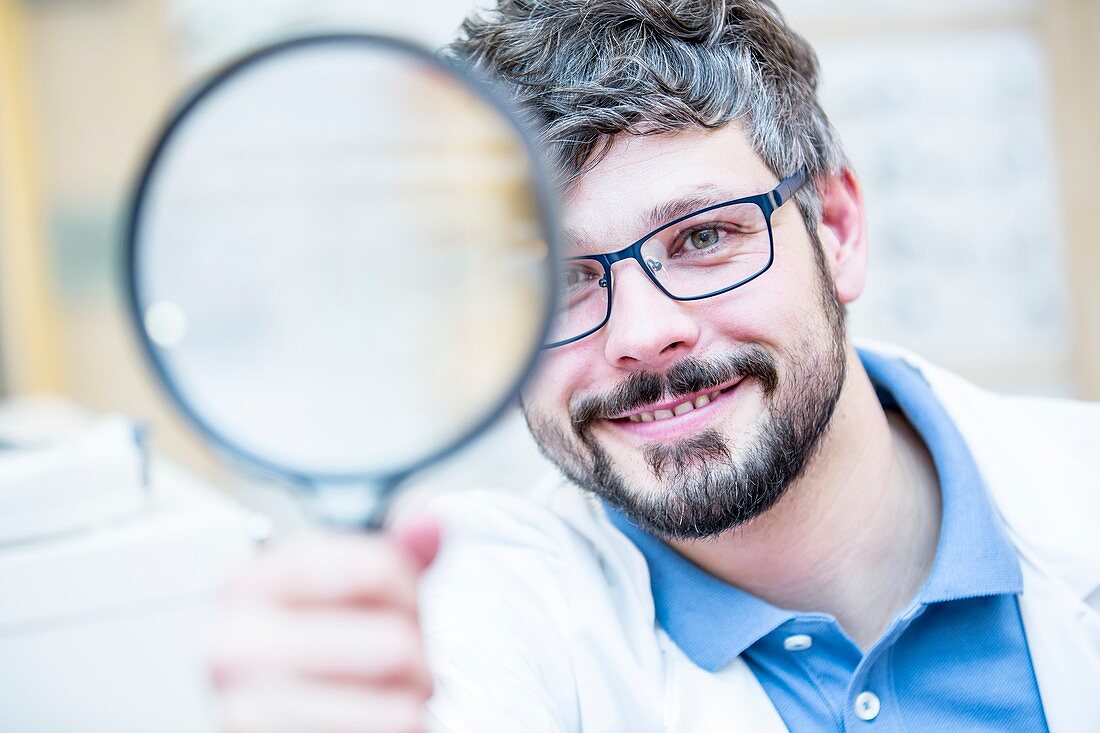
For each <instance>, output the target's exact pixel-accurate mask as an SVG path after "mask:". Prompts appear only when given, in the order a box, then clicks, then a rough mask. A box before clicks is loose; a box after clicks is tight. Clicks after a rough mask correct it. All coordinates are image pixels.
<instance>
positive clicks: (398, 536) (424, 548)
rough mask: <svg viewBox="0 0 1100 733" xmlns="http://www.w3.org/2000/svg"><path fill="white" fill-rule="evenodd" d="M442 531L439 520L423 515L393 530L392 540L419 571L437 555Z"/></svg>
mask: <svg viewBox="0 0 1100 733" xmlns="http://www.w3.org/2000/svg"><path fill="white" fill-rule="evenodd" d="M441 532H442V530H441V529H440V526H439V520H438V519H436V518H435V517H433V516H431V515H429V514H424V515H421V516H418V517H415V518H414V519H411V520H409V521H407V522H404V523H402V524H401V525H399V526H397V527H395V528H394V530H393V540H394V542H396V543H397V546H398V547H400V548H402V549H403V550H405V552H407V553H408V554H409V556H410V557H412V558H413V559H414V560H415V561H416V564H417V567H418V568H419V569H420V570H422V571H423V570H425V569H426V568H427V567H428V566H429V565H431V563H432V560H434V559H435V556H436V555H437V554H438V553H439V544H440V535H441Z"/></svg>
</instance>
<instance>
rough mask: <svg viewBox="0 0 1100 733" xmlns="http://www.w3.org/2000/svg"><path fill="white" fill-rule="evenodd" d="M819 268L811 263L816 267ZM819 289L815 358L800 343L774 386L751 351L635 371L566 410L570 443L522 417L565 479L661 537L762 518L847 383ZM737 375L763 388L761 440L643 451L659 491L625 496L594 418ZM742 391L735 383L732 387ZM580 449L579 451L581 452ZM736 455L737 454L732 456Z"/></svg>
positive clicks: (696, 441)
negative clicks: (820, 343)
mask: <svg viewBox="0 0 1100 733" xmlns="http://www.w3.org/2000/svg"><path fill="white" fill-rule="evenodd" d="M822 264H823V263H820V262H819V267H820V266H821V265H822ZM819 274H821V275H823V276H824V278H825V280H824V281H822V282H821V283H820V285H821V287H822V288H825V287H826V283H828V285H827V288H828V289H827V290H824V292H822V293H821V294H822V295H823V296H824V298H823V299H824V300H825V301H826V302H825V316H826V321H827V322H828V332H827V333H826V334H825V337H826V339H827V340H828V342H829V343H828V344H827V347H826V348H825V349H824V350H823V351H822V352H820V353H818V352H817V351H816V350H815V349H814V348H813V343H812V341H811V340H810V339H811V338H812V336H809V335H807V337H806V338H804V340H803V342H802V343H800V344H799V345H798V351H797V352H794V353H788V354H786V363H787V364H788V366H789V373H787V374H785V375H784V379H783V381H782V383H781V382H780V378H779V372H778V368H777V366H776V364H775V360H774V359H773V357H772V356H771V354H770V353H769V352H767V351H766V350H765V349H763V348H762V347H760V346H756V345H749V346H746V347H743V348H742V349H739V350H738V351H736V352H734V353H732V354H730V355H728V356H726V357H725V358H722V359H720V360H717V361H703V360H700V359H694V358H688V359H684V360H682V361H679V362H676V363H675V364H674V365H672V367H670V368H669V370H668V371H667V372H666V373H665V374H663V375H662V374H656V373H652V372H637V373H634V374H632V375H631V376H630V377H628V378H627V380H626V381H624V382H623V384H621V385H620V386H619V387H618V388H617V389H615V390H613V391H612V392H610V393H607V394H603V395H595V396H591V397H587V398H585V399H583V400H581V401H580V402H579V403H578V404H577V405H575V406H572V407H571V409H570V418H571V424H572V428H573V433H574V434H573V436H572V437H570V436H568V435H567V434H566V431H564V430H563V429H561V428H559V427H558V426H555V425H552V424H551V423H550V421H548V420H545V419H540V418H539V417H538V416H535V415H532V414H531V413H530V412H529V411H527V410H525V411H524V412H525V416H526V418H527V424H528V427H529V428H530V429H531V432H532V434H533V435H534V436H535V440H536V442H537V443H538V444H539V448H540V450H541V451H542V452H543V454H544V455H545V456H547V457H548V458H549V459H550V460H552V461H553V462H555V463H556V464H557V465H558V467H559V468H560V469H561V470H562V472H563V473H564V474H565V475H566V477H567V478H569V479H570V480H572V481H573V482H574V483H576V484H577V485H579V486H580V487H581V488H583V489H585V490H587V491H589V492H591V493H593V494H595V495H596V496H599V497H601V498H603V499H605V500H606V501H607V502H609V503H610V504H611V505H613V506H615V507H617V508H618V509H620V510H621V511H622V512H623V513H625V514H626V515H627V517H629V518H630V519H631V521H633V522H634V523H635V524H637V525H638V526H640V527H642V528H643V529H645V530H647V531H649V532H650V533H653V534H656V535H658V536H662V537H665V538H669V539H698V538H703V537H710V536H713V535H716V534H720V533H722V532H725V531H727V530H730V529H733V528H735V527H738V526H741V525H743V524H745V523H746V522H748V521H750V520H751V519H753V518H755V517H757V516H759V515H761V514H763V513H764V512H766V511H767V510H768V509H770V508H771V507H772V506H774V505H775V503H776V502H777V501H778V500H779V498H780V497H781V496H783V494H784V493H785V492H786V490H787V488H788V487H789V486H790V485H791V484H792V483H794V481H795V480H796V479H797V478H798V477H799V475H801V473H802V471H803V470H804V469H805V467H806V465H807V463H809V461H810V459H811V457H812V456H813V454H814V452H815V451H816V449H817V447H818V446H819V444H820V442H821V438H822V436H823V435H824V434H825V432H826V430H827V428H828V425H829V421H830V419H831V418H832V415H833V412H834V410H835V408H836V404H837V402H838V401H839V399H840V393H841V389H842V387H843V385H844V381H845V376H846V337H845V330H844V321H845V313H844V309H843V306H842V305H841V304H840V302H839V301H838V300H837V299H836V296H835V291H834V290H833V289H832V283H831V281H829V280H828V279H827V275H825V274H824V273H823V272H822V273H819ZM738 376H741V377H742V378H744V379H746V380H747V379H750V378H751V379H755V380H756V381H757V382H758V383H759V384H760V385H761V387H762V388H763V392H764V406H765V410H764V414H763V417H762V420H761V421H760V423H759V426H758V427H759V433H758V434H757V435H756V436H755V437H754V436H745V438H744V439H743V440H742V442H741V444H740V445H731V443H730V440H729V439H727V438H725V437H723V436H722V435H721V434H720V433H719V432H718V431H717V430H714V429H709V430H705V431H703V432H700V433H698V434H695V435H693V436H691V437H690V438H685V439H683V440H679V441H675V442H666V443H655V444H649V445H646V446H644V447H643V456H644V459H645V461H646V463H647V465H648V467H649V470H650V472H651V473H652V474H653V476H654V477H655V478H656V479H657V480H658V482H660V483H661V484H662V485H663V489H662V490H660V491H657V492H652V493H651V494H642V493H641V492H638V491H634V490H631V488H630V487H629V486H628V485H627V484H626V480H625V479H624V477H623V475H622V473H621V472H620V471H618V470H617V469H616V467H615V466H614V465H613V463H612V461H611V459H610V457H609V456H608V455H607V452H606V451H605V450H604V449H603V447H602V446H601V445H600V444H599V443H598V442H597V441H596V439H595V438H594V437H593V435H592V426H593V425H594V424H595V422H596V421H597V420H602V419H606V418H608V417H613V416H615V415H621V414H622V413H624V412H628V411H630V410H633V409H637V408H640V407H644V406H646V405H649V404H653V403H654V402H657V401H659V400H663V399H670V400H671V399H675V398H677V397H680V396H684V395H689V394H692V393H696V392H702V391H706V390H708V389H710V388H712V387H716V386H718V385H721V384H724V383H728V382H729V381H730V380H731V379H734V378H737V377H738ZM739 387H740V385H739ZM582 448H583V449H582ZM735 453H736V454H737V455H735Z"/></svg>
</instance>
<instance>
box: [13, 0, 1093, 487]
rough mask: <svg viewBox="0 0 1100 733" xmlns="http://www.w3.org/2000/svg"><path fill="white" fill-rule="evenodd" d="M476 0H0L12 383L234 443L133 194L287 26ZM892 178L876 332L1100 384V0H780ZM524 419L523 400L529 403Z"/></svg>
mask: <svg viewBox="0 0 1100 733" xmlns="http://www.w3.org/2000/svg"><path fill="white" fill-rule="evenodd" d="M473 7H475V6H474V5H473V4H472V3H471V2H470V0H405V1H404V2H401V3H380V2H374V1H373V0H356V1H351V0H234V1H233V2H224V0H0V393H2V394H3V395H8V396H17V395H25V394H31V393H38V392H43V391H46V392H55V393H60V394H62V395H65V396H66V397H68V398H70V399H71V400H73V401H75V402H77V403H79V404H81V405H84V406H86V407H89V408H91V409H92V410H95V411H117V412H122V413H126V414H129V415H131V416H134V417H137V418H139V419H143V420H146V421H148V422H149V423H151V424H152V427H153V445H154V446H155V447H157V448H158V449H160V450H161V451H163V452H166V453H167V454H168V455H170V456H173V457H175V458H177V459H179V460H182V461H183V462H185V463H187V464H188V465H189V466H193V467H198V468H199V470H200V471H214V469H213V466H214V463H213V462H212V461H211V460H210V459H209V456H208V455H207V452H206V451H205V450H204V449H203V448H202V447H201V446H199V445H198V442H197V440H196V439H195V438H194V437H193V436H192V433H191V432H190V430H189V429H188V428H187V427H186V426H184V425H183V424H182V422H181V421H180V419H179V418H178V417H177V416H176V414H175V412H174V411H173V410H172V408H171V407H170V406H169V405H168V404H167V402H166V400H165V398H164V397H163V396H162V393H161V392H160V391H159V389H158V388H157V387H156V386H155V385H154V383H153V382H152V379H151V376H150V374H149V372H148V371H147V369H146V366H145V364H144V362H143V361H142V358H141V356H140V354H139V352H138V350H137V345H136V341H135V339H134V338H133V336H132V334H131V333H130V331H129V322H128V320H127V316H126V314H125V311H124V309H123V302H122V295H121V293H122V289H121V285H120V272H121V261H120V255H119V251H120V239H121V231H122V226H121V225H122V221H123V214H124V211H125V207H126V203H127V200H128V197H129V195H130V193H131V185H132V180H133V177H134V176H135V174H136V171H137V167H138V165H139V163H140V161H141V159H142V156H143V155H144V154H145V153H146V151H147V148H148V146H149V144H150V143H151V141H152V137H153V135H154V134H155V132H156V131H157V129H158V127H159V125H160V124H161V122H162V121H163V119H164V118H165V116H166V114H167V112H168V111H169V109H170V107H171V105H172V104H173V102H174V101H175V100H176V99H177V98H178V96H179V95H180V94H181V93H182V92H183V90H184V89H185V88H186V87H187V86H188V84H189V83H191V82H193V81H195V80H196V79H197V78H199V77H200V76H202V75H204V74H206V73H208V72H210V71H211V70H212V69H214V68H216V67H217V66H218V65H219V64H221V63H223V62H224V61H225V60H227V59H228V58H231V57H232V56H234V55H236V54H238V53H240V52H241V51H243V50H245V49H247V48H249V47H251V46H253V45H255V44H257V43H259V42H263V41H265V40H270V39H273V38H277V37H279V36H280V35H284V34H286V33H290V32H294V31H296V30H302V29H315V28H333V27H339V28H347V27H358V28H369V29H373V30H381V31H387V32H392V33H396V34H399V35H402V36H405V37H409V38H412V39H416V40H420V41H422V42H425V43H427V44H429V45H432V46H435V45H439V44H441V43H443V42H445V41H446V40H447V39H449V38H450V37H451V36H452V35H453V34H454V32H455V31H456V29H457V27H458V25H459V23H460V21H461V19H462V18H463V17H464V16H465V15H466V14H467V13H468V12H469V11H470V10H471V9H472V8H473ZM780 7H781V9H783V10H784V11H785V13H786V14H787V16H788V18H789V19H790V20H791V22H792V23H793V25H794V26H795V27H796V28H797V29H798V30H799V31H801V32H802V33H804V34H805V35H806V36H807V37H808V38H809V39H810V40H811V41H812V42H813V43H814V44H815V46H816V48H817V49H818V53H819V55H820V57H821V61H822V66H823V81H822V90H821V91H822V95H823V98H824V102H825V106H826V110H827V111H828V112H829V113H830V114H831V116H832V117H833V119H834V121H835V123H836V124H837V126H838V128H839V129H840V131H841V134H842V136H843V138H844V140H845V142H846V145H847V147H848V150H849V154H850V156H851V158H852V160H853V161H854V163H855V166H856V169H857V172H858V173H859V174H860V175H861V176H862V178H863V181H864V184H865V187H866V192H867V200H868V210H869V217H870V228H871V246H872V272H871V276H870V280H869V286H868V289H867V292H866V294H865V297H864V298H862V299H861V300H860V301H859V302H858V303H857V304H856V305H855V306H854V307H853V308H852V310H851V314H852V327H853V330H854V332H855V333H856V334H857V335H862V336H868V337H872V338H878V339H884V340H887V341H892V342H896V343H900V344H903V345H905V346H908V347H911V348H914V349H915V350H917V351H918V352H920V353H922V354H924V355H925V356H927V357H929V358H931V359H932V360H934V361H936V362H939V363H941V364H943V365H945V366H947V367H950V368H952V369H955V370H957V371H959V372H961V373H962V374H963V375H965V376H967V377H968V378H970V379H972V380H974V381H976V382H978V383H980V384H983V385H987V386H989V387H991V388H995V389H1001V390H1007V391H1012V392H1030V393H1042V394H1051V395H1063V396H1071V397H1078V398H1086V399H1094V400H1095V399H1100V287H1097V276H1100V235H1098V234H1097V230H1096V221H1095V217H1096V212H1097V210H1098V209H1100V207H1098V205H1097V203H1096V202H1097V201H1100V2H1098V1H1097V0H926V2H922V3H912V2H903V1H902V0H832V1H831V2H829V3H827V4H825V3H820V2H816V1H815V0H787V1H786V2H782V1H781V2H780ZM513 422H514V421H513Z"/></svg>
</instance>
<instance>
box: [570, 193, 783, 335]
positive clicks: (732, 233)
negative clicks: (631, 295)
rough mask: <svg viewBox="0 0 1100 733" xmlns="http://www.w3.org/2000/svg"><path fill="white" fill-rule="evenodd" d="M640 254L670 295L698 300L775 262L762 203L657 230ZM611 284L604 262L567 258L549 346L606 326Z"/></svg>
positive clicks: (723, 209)
mask: <svg viewBox="0 0 1100 733" xmlns="http://www.w3.org/2000/svg"><path fill="white" fill-rule="evenodd" d="M639 254H640V256H641V258H642V261H643V262H644V263H645V264H644V267H645V269H646V270H647V271H648V272H649V274H650V276H651V277H652V278H653V279H654V280H655V281H656V282H657V284H658V285H659V286H660V287H661V288H662V289H663V290H664V291H665V292H666V294H668V295H670V296H672V297H674V298H697V297H700V296H707V295H713V294H717V293H718V292H720V291H722V290H726V289H729V288H731V287H733V286H736V285H739V284H741V283H743V282H745V281H746V280H750V279H752V278H753V277H756V276H757V275H759V274H760V273H761V272H763V271H764V270H765V269H766V268H767V267H768V263H769V262H770V260H771V254H772V239H771V231H770V229H769V227H768V220H767V217H766V216H765V215H764V211H763V209H761V207H760V206H759V205H757V204H755V203H739V204H730V205H728V206H721V207H718V208H715V209H711V210H710V211H704V212H702V213H700V214H697V215H695V216H692V217H690V218H688V219H685V220H684V221H681V222H679V223H678V224H675V225H673V226H671V227H668V228H666V229H663V230H661V231H658V232H657V233H655V234H653V235H652V236H650V237H649V238H648V239H646V240H645V242H643V243H642V245H641V248H640V252H639ZM610 284H611V283H610V282H609V280H608V273H607V272H606V271H605V269H604V265H603V263H602V262H600V261H599V260H596V259H574V260H566V261H565V262H564V263H563V267H562V275H561V281H560V286H559V293H558V308H557V312H556V314H555V317H554V321H553V325H552V327H551V332H550V338H549V341H548V343H551V344H555V343H559V342H561V341H567V340H569V339H572V338H576V337H577V336H580V335H582V334H584V333H586V332H588V331H590V330H592V329H594V328H596V327H597V326H599V325H600V324H601V323H603V321H604V320H605V318H606V317H607V315H608V312H609V307H610V303H609V299H610V293H611V288H610Z"/></svg>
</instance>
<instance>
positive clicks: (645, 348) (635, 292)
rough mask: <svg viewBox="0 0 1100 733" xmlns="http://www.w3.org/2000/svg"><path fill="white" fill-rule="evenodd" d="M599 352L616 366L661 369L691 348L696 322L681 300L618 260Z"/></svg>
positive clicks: (631, 264) (696, 336)
mask: <svg viewBox="0 0 1100 733" xmlns="http://www.w3.org/2000/svg"><path fill="white" fill-rule="evenodd" d="M612 267H614V268H615V270H614V275H613V281H612V283H613V285H612V291H611V295H612V301H611V320H610V321H609V322H608V323H607V325H606V326H604V329H605V330H606V331H607V335H606V337H605V341H604V355H605V358H606V359H607V361H608V363H610V364H611V365H612V366H615V367H618V368H621V369H650V370H655V371H663V370H664V369H665V368H667V367H668V366H670V365H671V364H672V363H673V362H675V361H677V360H679V359H682V358H683V357H685V356H687V354H688V353H690V352H691V350H692V349H693V348H695V344H696V342H697V341H698V340H699V326H698V324H697V323H696V322H695V320H694V319H693V318H692V317H691V315H690V313H689V312H688V309H687V308H685V307H684V306H685V304H684V303H682V302H680V301H676V300H673V299H672V298H669V297H668V296H667V295H665V294H664V293H663V292H661V291H660V289H658V288H657V286H655V285H654V284H653V283H652V282H651V281H650V280H649V278H648V277H647V276H646V274H645V272H644V271H643V270H642V268H641V266H640V265H639V264H638V263H637V262H634V261H632V260H624V261H622V262H618V263H616V264H615V265H613V266H612Z"/></svg>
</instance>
